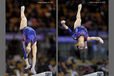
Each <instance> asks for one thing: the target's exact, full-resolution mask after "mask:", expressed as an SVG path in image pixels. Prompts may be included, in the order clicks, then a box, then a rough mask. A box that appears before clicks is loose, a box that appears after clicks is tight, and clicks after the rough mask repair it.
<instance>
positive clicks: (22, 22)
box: [20, 6, 27, 30]
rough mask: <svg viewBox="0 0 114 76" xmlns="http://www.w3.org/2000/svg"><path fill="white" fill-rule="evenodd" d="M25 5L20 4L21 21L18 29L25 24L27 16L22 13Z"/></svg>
mask: <svg viewBox="0 0 114 76" xmlns="http://www.w3.org/2000/svg"><path fill="white" fill-rule="evenodd" d="M24 11H25V6H21V23H20V30H21V29H23V28H24V27H26V26H27V18H26V17H25V14H24Z"/></svg>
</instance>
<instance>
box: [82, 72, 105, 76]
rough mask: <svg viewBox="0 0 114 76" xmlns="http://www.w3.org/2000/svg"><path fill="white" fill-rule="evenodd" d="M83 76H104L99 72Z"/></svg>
mask: <svg viewBox="0 0 114 76" xmlns="http://www.w3.org/2000/svg"><path fill="white" fill-rule="evenodd" d="M83 76H104V73H103V72H101V71H99V72H94V73H91V74H87V75H83Z"/></svg>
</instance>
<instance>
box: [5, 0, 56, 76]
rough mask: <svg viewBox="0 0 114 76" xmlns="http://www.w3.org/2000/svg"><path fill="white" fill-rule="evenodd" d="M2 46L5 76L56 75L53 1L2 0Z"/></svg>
mask: <svg viewBox="0 0 114 76" xmlns="http://www.w3.org/2000/svg"><path fill="white" fill-rule="evenodd" d="M5 47H6V56H5V57H6V62H5V63H6V76H31V75H33V74H38V76H41V75H42V74H48V75H51V74H52V75H53V76H56V0H6V45H5ZM40 73H41V74H40Z"/></svg>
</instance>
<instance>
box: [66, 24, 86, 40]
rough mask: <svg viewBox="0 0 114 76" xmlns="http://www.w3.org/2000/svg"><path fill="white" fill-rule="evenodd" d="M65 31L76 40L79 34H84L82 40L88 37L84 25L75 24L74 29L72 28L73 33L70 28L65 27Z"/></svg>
mask: <svg viewBox="0 0 114 76" xmlns="http://www.w3.org/2000/svg"><path fill="white" fill-rule="evenodd" d="M67 31H68V32H69V33H70V35H71V36H72V38H73V39H74V40H78V38H79V37H80V36H84V38H85V39H84V40H85V41H86V40H87V37H88V32H87V29H86V28H85V27H84V26H77V27H76V28H75V29H74V33H73V32H72V31H71V29H70V28H68V29H67Z"/></svg>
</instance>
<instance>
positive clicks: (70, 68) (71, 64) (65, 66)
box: [58, 57, 109, 76]
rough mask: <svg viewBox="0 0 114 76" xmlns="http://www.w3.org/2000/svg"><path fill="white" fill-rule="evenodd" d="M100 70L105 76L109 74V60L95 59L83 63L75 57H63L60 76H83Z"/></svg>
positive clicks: (60, 63) (60, 62)
mask: <svg viewBox="0 0 114 76" xmlns="http://www.w3.org/2000/svg"><path fill="white" fill-rule="evenodd" d="M98 71H102V72H103V73H104V76H108V75H109V62H108V60H100V59H94V60H92V61H91V63H89V61H88V63H85V64H82V63H81V61H80V60H77V59H76V58H75V57H61V58H60V61H59V73H58V76H83V75H86V74H90V73H93V72H98Z"/></svg>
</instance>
